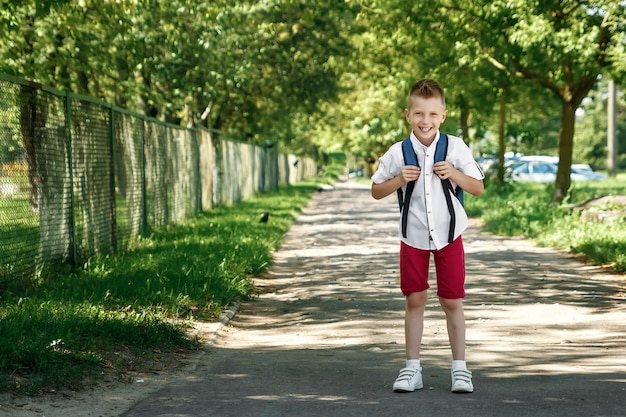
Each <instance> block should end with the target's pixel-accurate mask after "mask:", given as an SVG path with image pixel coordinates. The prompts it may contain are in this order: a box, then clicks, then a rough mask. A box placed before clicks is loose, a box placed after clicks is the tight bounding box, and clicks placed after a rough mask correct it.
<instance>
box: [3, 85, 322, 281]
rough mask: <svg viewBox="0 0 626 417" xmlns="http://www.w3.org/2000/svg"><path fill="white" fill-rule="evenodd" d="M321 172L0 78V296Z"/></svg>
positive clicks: (300, 161) (217, 137)
mask: <svg viewBox="0 0 626 417" xmlns="http://www.w3.org/2000/svg"><path fill="white" fill-rule="evenodd" d="M316 171H317V167H316V164H315V162H314V161H313V160H312V159H310V158H297V157H296V156H294V155H286V154H282V153H279V152H278V151H277V149H276V148H275V147H272V146H255V145H250V144H245V143H239V142H236V141H233V140H230V139H228V138H226V137H224V135H223V134H221V133H220V132H218V131H211V130H207V129H204V128H194V129H186V128H182V127H180V126H176V125H171V124H166V123H163V122H160V121H158V120H156V119H152V118H147V117H144V116H142V115H139V114H135V113H132V112H129V111H126V110H124V109H121V108H118V107H115V106H112V105H110V104H107V103H104V102H101V101H98V100H95V99H92V98H89V97H84V96H79V95H76V94H73V93H69V92H65V91H58V90H55V89H52V88H47V87H44V86H41V85H37V84H35V83H30V82H27V81H23V80H20V79H16V78H14V77H10V76H5V75H0V291H2V288H3V287H4V286H5V284H7V283H9V282H13V283H16V282H22V280H29V279H32V278H34V277H37V276H38V274H39V272H40V271H41V269H42V268H44V267H45V266H46V265H56V264H64V263H71V264H74V265H80V264H82V263H83V262H84V261H85V260H87V259H89V258H91V257H93V256H95V255H98V254H111V253H117V252H120V251H125V250H127V249H129V248H130V247H131V245H132V244H133V242H134V241H136V240H137V239H138V238H139V237H140V236H141V234H142V233H145V231H147V230H150V229H151V228H159V227H162V226H163V225H165V224H167V223H169V222H177V221H181V220H184V219H186V218H189V217H190V216H192V215H194V214H195V213H197V212H199V211H207V210H210V209H211V208H212V207H213V206H215V205H223V204H232V203H234V202H237V201H241V200H244V199H247V198H249V197H251V196H252V195H254V194H256V193H259V192H263V191H267V190H271V189H276V188H278V187H279V186H281V185H285V184H288V183H294V182H296V181H299V180H301V179H303V178H306V177H310V176H313V175H315V174H316Z"/></svg>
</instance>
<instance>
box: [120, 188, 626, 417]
mask: <svg viewBox="0 0 626 417" xmlns="http://www.w3.org/2000/svg"><path fill="white" fill-rule="evenodd" d="M395 204H396V203H395V201H394V198H393V197H389V198H387V199H385V200H383V201H378V202H377V201H375V200H373V199H372V198H371V197H370V195H369V187H368V186H364V185H359V184H355V183H351V182H348V183H340V184H338V185H337V187H336V189H335V190H333V191H327V192H322V193H318V194H317V195H316V196H315V197H314V199H313V200H312V201H311V204H310V205H309V207H308V208H307V209H306V210H305V211H304V212H303V213H302V215H301V216H300V217H299V218H298V220H297V222H296V223H295V224H294V226H293V228H292V229H291V231H290V232H289V233H288V235H287V237H286V241H285V243H284V245H283V247H282V249H281V250H280V251H279V252H278V253H276V257H275V260H276V262H275V265H274V266H273V268H272V270H271V271H270V272H269V273H267V274H265V275H264V276H263V277H262V278H260V279H259V280H258V288H259V292H260V294H259V297H258V298H257V299H255V300H253V301H250V302H246V303H244V304H243V305H242V306H241V309H240V311H238V312H237V314H236V316H235V317H234V319H233V320H232V321H231V322H230V324H229V326H227V327H225V328H223V329H222V330H221V331H220V335H219V337H218V338H217V341H216V343H215V344H214V345H213V346H212V347H211V348H210V349H208V351H207V352H206V353H205V354H204V355H203V356H202V357H201V359H200V361H199V363H198V364H197V367H196V368H195V371H194V372H192V374H190V375H188V376H187V377H185V378H181V379H179V380H177V381H173V382H172V383H170V384H168V385H167V386H165V387H164V388H163V389H161V390H159V391H157V392H155V393H153V394H152V395H151V396H149V397H147V398H145V399H144V400H142V401H140V402H138V403H137V404H135V405H134V406H133V407H132V408H131V409H130V410H129V411H127V412H126V413H125V414H123V415H124V416H126V417H139V416H141V417H148V416H149V417H156V416H179V417H182V416H237V417H245V416H255V417H260V416H298V417H303V416H359V417H364V416H398V415H414V416H585V417H589V416H625V415H626V324H625V323H626V302H625V301H623V299H620V298H619V297H615V295H616V294H617V293H620V292H623V291H625V290H626V288H625V285H626V281H625V279H624V276H612V275H610V274H606V273H603V272H602V270H601V269H599V268H596V267H591V266H586V265H584V264H582V263H580V262H578V261H576V260H575V259H574V258H573V257H571V256H569V255H567V254H564V253H561V252H558V251H554V250H550V249H541V248H536V247H534V246H533V245H532V244H531V243H529V242H527V241H524V240H521V239H508V238H502V237H496V236H493V235H490V234H486V233H481V232H480V231H479V230H478V229H477V228H470V230H468V231H467V232H466V234H465V235H464V239H465V245H466V252H467V273H468V280H467V281H468V283H467V292H468V297H467V299H466V302H465V308H466V319H467V325H468V365H469V366H470V368H471V369H472V370H473V371H474V385H475V392H474V393H473V394H465V395H459V394H451V393H450V392H449V386H450V377H449V365H450V353H449V348H448V341H447V334H446V331H445V321H444V317H443V314H442V313H441V310H440V308H439V307H438V304H437V301H436V298H435V297H433V296H432V295H431V303H430V307H429V308H428V310H427V313H426V328H425V335H424V346H423V349H422V351H423V354H422V355H423V356H422V363H423V367H424V385H425V387H424V389H423V390H420V391H417V392H415V393H410V394H394V393H393V392H392V390H391V384H392V383H393V380H394V379H395V377H396V375H397V372H398V370H399V369H400V368H401V367H402V366H403V364H404V342H403V339H404V332H403V308H404V301H403V298H402V296H401V294H400V293H399V289H398V283H397V281H398V268H397V262H398V261H397V252H398V248H399V243H398V239H397V237H396V219H397V216H398V213H397V208H396V206H395ZM432 294H434V292H433V293H432Z"/></svg>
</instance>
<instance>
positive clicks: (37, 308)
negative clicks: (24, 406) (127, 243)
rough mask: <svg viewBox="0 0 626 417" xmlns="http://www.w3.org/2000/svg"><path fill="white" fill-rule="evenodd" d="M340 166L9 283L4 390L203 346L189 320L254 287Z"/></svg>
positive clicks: (1, 360)
mask: <svg viewBox="0 0 626 417" xmlns="http://www.w3.org/2000/svg"><path fill="white" fill-rule="evenodd" d="M340 166H341V165H340ZM339 172H340V170H339V169H338V168H333V169H329V170H327V172H326V175H325V177H324V178H318V179H316V180H314V181H304V182H302V183H300V184H297V185H293V186H287V187H284V188H282V189H281V190H279V191H276V192H272V193H268V194H264V195H260V196H258V197H256V198H253V199H251V200H249V201H246V202H242V203H239V204H235V205H233V206H230V207H219V208H216V209H214V210H212V211H211V212H208V213H204V214H201V215H198V216H196V217H194V218H192V219H190V220H189V221H187V222H185V223H181V224H170V225H168V226H167V227H165V228H163V229H161V230H157V231H154V232H153V233H152V234H151V235H150V236H148V237H145V238H143V239H141V240H140V241H139V242H138V243H137V244H136V245H135V246H134V247H133V249H132V250H131V251H129V252H128V253H125V254H120V255H116V256H103V257H99V258H95V259H91V260H89V261H88V262H87V263H86V264H85V265H84V267H82V268H79V269H77V270H75V271H73V272H72V271H68V270H65V269H64V268H63V267H62V266H57V267H54V266H53V267H51V268H47V269H46V270H45V271H43V272H42V274H41V276H40V278H39V279H38V280H36V281H33V283H32V285H31V286H30V287H29V288H27V289H24V290H18V289H12V290H7V291H5V292H4V293H3V294H1V295H0V334H1V335H2V337H0V391H7V390H9V391H15V392H22V393H37V392H42V391H46V390H48V389H53V388H54V389H58V388H63V387H70V388H78V387H81V386H84V382H85V381H86V380H93V379H94V378H98V376H99V375H100V374H102V373H103V372H105V373H107V374H109V375H111V374H113V375H118V377H119V378H125V376H124V375H126V374H127V373H128V372H129V371H130V370H131V369H132V368H134V367H144V368H145V367H149V366H150V363H153V362H154V361H155V360H158V359H159V358H158V357H159V355H167V354H168V353H171V352H173V351H178V350H180V349H185V350H186V349H195V348H197V347H198V345H199V343H200V341H199V340H197V339H195V338H194V337H191V336H189V334H190V332H188V329H189V325H190V324H191V323H193V321H195V320H203V319H211V318H214V317H216V316H218V315H219V314H220V313H221V312H223V311H224V309H226V308H228V307H230V305H232V303H233V302H234V301H240V300H244V299H247V298H250V297H252V296H253V294H254V285H253V282H252V279H251V278H252V276H253V275H255V274H259V273H261V272H263V271H265V270H267V269H268V268H269V267H270V266H271V263H272V255H271V254H272V251H274V250H276V249H277V248H278V247H279V245H280V244H281V242H282V240H283V236H284V234H285V233H286V232H287V231H288V230H289V228H290V226H291V224H292V223H293V221H294V220H295V218H296V217H297V215H298V214H299V212H300V211H301V210H302V209H303V208H304V207H305V206H306V204H307V203H308V201H309V199H310V197H311V195H312V194H313V193H314V192H315V190H316V189H317V187H318V186H319V183H320V182H326V183H332V182H333V181H334V180H335V179H336V178H337V176H338V175H339ZM265 212H269V213H270V217H269V221H268V222H267V223H261V222H260V221H259V220H260V218H261V216H262V215H263V213H265ZM120 352H126V354H125V355H120ZM155 352H156V353H155Z"/></svg>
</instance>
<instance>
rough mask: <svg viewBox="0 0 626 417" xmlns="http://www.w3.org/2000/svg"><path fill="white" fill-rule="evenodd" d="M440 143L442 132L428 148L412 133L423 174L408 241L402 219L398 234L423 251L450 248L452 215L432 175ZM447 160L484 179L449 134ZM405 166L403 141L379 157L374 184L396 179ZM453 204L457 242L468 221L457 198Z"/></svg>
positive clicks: (465, 149) (413, 202) (413, 203)
mask: <svg viewBox="0 0 626 417" xmlns="http://www.w3.org/2000/svg"><path fill="white" fill-rule="evenodd" d="M437 142H439V132H437V136H436V137H435V140H434V141H433V143H432V144H431V145H430V146H429V147H426V146H424V145H422V143H421V142H420V141H419V140H417V138H416V137H415V135H414V134H413V132H411V143H412V144H413V149H414V150H415V154H416V155H417V161H418V163H419V166H420V167H421V169H422V171H421V174H420V177H419V178H418V180H417V182H416V184H415V188H414V189H413V194H412V195H411V203H410V205H409V213H408V219H407V220H408V221H407V223H408V224H407V232H406V234H407V237H406V238H404V237H403V236H402V218H400V222H399V226H398V235H399V236H400V239H401V240H402V241H403V242H404V243H406V244H407V245H409V246H412V247H414V248H417V249H423V250H432V249H442V248H443V247H445V246H446V245H448V229H449V228H450V213H449V212H448V205H447V203H446V197H445V195H444V191H443V186H442V185H441V180H440V179H439V177H438V176H437V175H435V174H434V173H433V165H434V163H435V158H434V155H435V149H436V147H437ZM446 161H448V162H449V163H450V164H452V166H453V167H454V168H456V169H458V170H459V171H461V172H462V173H463V174H465V175H468V176H470V177H472V178H476V179H477V180H481V179H483V178H484V175H483V173H482V171H481V169H480V168H479V166H478V164H477V163H476V161H475V160H474V158H473V157H472V152H471V150H470V149H469V147H468V146H467V145H466V144H465V142H463V139H461V138H459V137H456V136H451V135H448V153H447V156H446ZM403 166H404V156H403V154H402V142H397V143H394V144H393V145H392V146H391V148H389V150H388V151H387V152H386V153H385V154H384V155H383V156H382V157H381V158H380V165H379V167H378V169H377V170H376V172H375V173H374V175H373V176H372V181H373V182H374V183H376V184H380V183H383V182H385V181H388V180H390V179H392V178H394V177H397V176H398V175H400V172H401V171H402V167H403ZM452 185H453V186H454V187H456V183H454V182H452ZM402 191H403V192H405V193H406V184H405V185H403V186H402ZM405 195H406V194H405ZM452 202H453V204H454V210H455V213H456V226H455V229H454V238H455V239H456V238H457V237H459V236H460V235H461V233H463V231H465V229H467V226H468V225H469V221H468V219H467V214H466V213H465V209H463V205H462V204H461V202H460V201H459V200H458V199H456V198H452Z"/></svg>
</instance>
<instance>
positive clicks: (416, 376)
mask: <svg viewBox="0 0 626 417" xmlns="http://www.w3.org/2000/svg"><path fill="white" fill-rule="evenodd" d="M426 299H427V296H426V291H425V290H424V291H421V292H413V293H411V294H409V295H407V296H406V310H405V314H404V338H405V343H406V347H405V348H406V359H407V361H406V366H405V367H404V368H402V369H400V374H399V375H398V378H397V379H396V381H395V382H394V383H393V390H394V391H395V392H413V391H415V390H417V389H421V388H423V387H424V383H423V382H422V367H421V366H420V364H419V358H420V346H421V344H422V334H423V333H424V310H425V309H426Z"/></svg>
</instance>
